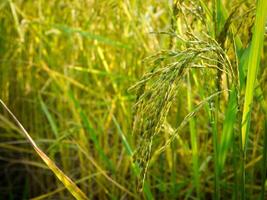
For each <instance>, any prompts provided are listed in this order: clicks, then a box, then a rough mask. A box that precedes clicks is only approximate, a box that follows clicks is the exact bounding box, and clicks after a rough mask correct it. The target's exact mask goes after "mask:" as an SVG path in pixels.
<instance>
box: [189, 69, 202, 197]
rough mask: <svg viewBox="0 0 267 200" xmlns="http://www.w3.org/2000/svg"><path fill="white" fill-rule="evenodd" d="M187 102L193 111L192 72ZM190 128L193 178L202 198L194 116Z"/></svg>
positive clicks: (198, 193)
mask: <svg viewBox="0 0 267 200" xmlns="http://www.w3.org/2000/svg"><path fill="white" fill-rule="evenodd" d="M187 79H188V80H187V83H188V89H187V104H188V111H189V112H192V111H193V107H192V89H191V82H190V74H189V73H188V74H187ZM189 128H190V141H191V149H192V159H193V179H194V186H195V188H196V192H197V198H198V199H200V180H199V176H200V171H199V165H198V148H197V147H198V144H197V127H196V120H195V118H194V117H192V118H191V119H190V121H189Z"/></svg>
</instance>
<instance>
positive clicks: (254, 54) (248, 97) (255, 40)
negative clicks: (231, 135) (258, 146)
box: [242, 0, 267, 152]
mask: <svg viewBox="0 0 267 200" xmlns="http://www.w3.org/2000/svg"><path fill="white" fill-rule="evenodd" d="M266 10H267V1H265V0H259V1H258V2H257V10H256V21H255V27H254V32H253V36H252V42H251V48H250V52H249V57H248V73H247V83H246V92H245V102H244V107H243V115H242V150H243V151H244V152H245V151H246V146H247V138H248V134H249V126H250V114H251V108H252V103H253V93H254V87H255V81H256V78H257V72H258V68H259V63H260V55H261V52H262V49H263V38H264V33H265V30H264V27H265V23H266V18H267V12H266Z"/></svg>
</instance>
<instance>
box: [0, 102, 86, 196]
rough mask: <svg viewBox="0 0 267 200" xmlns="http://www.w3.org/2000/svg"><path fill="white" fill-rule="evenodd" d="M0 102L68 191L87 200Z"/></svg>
mask: <svg viewBox="0 0 267 200" xmlns="http://www.w3.org/2000/svg"><path fill="white" fill-rule="evenodd" d="M0 103H1V104H2V105H3V107H4V108H5V109H6V110H7V112H8V113H9V114H10V116H11V117H12V118H13V120H14V121H15V122H16V123H17V125H18V127H19V128H20V129H21V131H22V132H23V134H24V136H25V137H26V138H27V139H28V141H29V142H30V144H31V145H32V147H33V149H34V150H35V151H36V153H37V154H38V155H39V156H40V158H41V159H42V160H43V161H44V163H45V164H46V165H47V166H48V167H49V169H50V170H51V171H52V172H53V173H54V174H55V175H56V177H57V178H58V179H59V180H60V181H61V182H62V183H63V185H64V186H65V187H66V188H67V189H68V191H69V192H70V193H71V194H72V195H73V197H75V199H77V200H88V198H87V197H86V195H85V194H84V193H83V192H82V191H81V190H80V189H79V188H78V187H77V185H76V184H75V183H74V182H73V181H72V180H71V179H70V178H69V177H68V176H67V175H65V174H64V173H63V172H62V171H61V170H60V169H59V168H58V167H57V166H56V164H55V163H54V162H53V161H52V160H51V159H50V158H49V157H48V156H47V155H46V154H45V153H44V152H43V151H42V150H41V149H40V148H39V147H38V146H37V144H36V143H35V142H34V140H33V139H32V138H31V136H30V135H29V133H28V132H27V131H26V129H25V128H24V127H23V126H22V124H21V123H20V122H19V121H18V119H17V118H16V117H15V115H14V114H13V113H12V112H11V110H9V108H8V107H7V106H6V104H5V103H4V102H3V101H2V100H1V99H0Z"/></svg>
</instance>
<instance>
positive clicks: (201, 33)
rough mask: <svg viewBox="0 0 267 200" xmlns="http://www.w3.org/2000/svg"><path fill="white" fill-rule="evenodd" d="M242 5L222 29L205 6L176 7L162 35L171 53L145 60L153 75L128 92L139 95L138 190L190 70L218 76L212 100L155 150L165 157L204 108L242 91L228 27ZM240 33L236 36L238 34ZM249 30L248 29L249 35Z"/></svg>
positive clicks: (136, 121) (135, 128)
mask: <svg viewBox="0 0 267 200" xmlns="http://www.w3.org/2000/svg"><path fill="white" fill-rule="evenodd" d="M197 2H198V3H197ZM241 5H242V3H241V4H237V5H236V6H235V7H234V9H233V10H232V12H231V13H230V14H229V17H228V18H227V19H225V23H224V24H221V22H219V21H218V19H214V17H213V14H214V13H211V12H210V11H209V10H208V9H207V7H206V5H204V4H203V2H201V1H196V2H191V1H176V2H174V6H173V17H172V21H171V28H170V31H168V32H158V34H167V35H169V37H170V45H169V49H167V50H162V51H160V52H158V53H156V54H155V55H153V56H151V57H149V58H147V59H146V60H145V62H144V63H145V64H146V65H148V66H149V67H150V72H148V73H146V74H145V75H144V76H143V77H142V78H141V80H140V81H139V82H137V83H136V84H135V85H134V86H133V87H132V88H130V89H134V90H135V91H136V94H137V99H136V104H135V106H134V120H133V134H135V135H136V137H137V138H138V139H137V140H138V146H137V148H136V151H135V152H134V155H133V160H134V162H135V164H137V166H138V167H139V169H140V174H139V180H138V189H139V190H142V188H143V184H144V180H145V177H146V173H147V169H148V165H149V160H150V158H151V156H152V145H153V139H154V138H155V136H156V135H158V134H160V133H161V131H162V127H163V126H164V124H166V116H167V115H168V112H169V110H170V108H171V106H172V104H173V102H174V100H175V97H176V96H177V94H178V93H179V90H178V89H179V86H180V84H181V80H183V78H184V77H185V74H186V73H187V72H189V73H190V70H189V69H190V68H199V69H201V70H207V69H208V70H209V71H212V72H214V71H215V72H216V73H215V74H214V73H211V75H215V76H214V78H213V79H214V81H213V83H210V84H211V90H212V91H213V94H212V95H211V96H209V97H208V98H207V99H205V100H203V101H202V102H201V103H200V104H199V105H198V106H197V107H196V109H195V110H194V111H193V112H192V113H189V114H188V115H187V116H186V117H185V118H184V120H183V121H182V122H181V123H180V125H179V127H178V128H176V130H175V132H174V134H169V139H168V140H167V142H166V143H165V145H164V146H162V147H156V148H160V150H161V151H164V149H165V147H166V146H167V145H169V144H170V143H171V141H172V140H173V139H174V138H175V137H176V136H177V134H179V132H180V131H181V130H182V128H183V127H184V126H185V125H186V123H187V122H188V121H189V119H190V118H191V117H192V116H194V114H195V113H196V111H197V110H198V109H199V108H200V107H201V106H202V105H203V104H204V103H207V102H210V101H211V99H212V98H213V97H215V96H218V95H219V94H220V93H221V92H223V91H225V93H227V91H229V89H237V90H238V84H239V83H238V79H239V72H238V69H237V63H236V62H237V58H236V52H235V41H234V35H233V34H234V33H233V32H232V31H230V25H231V23H232V22H233V21H234V20H236V21H237V18H236V15H237V11H238V9H239V8H240V6H241ZM253 9H254V8H252V9H250V10H248V11H247V12H245V14H244V15H243V18H244V17H247V18H248V19H251V16H250V14H251V11H252V10H253ZM234 16H235V17H234ZM173 21H175V22H177V25H174V24H176V23H174V22H173ZM211 21H213V22H214V23H211ZM237 23H238V22H237ZM248 24H250V23H248ZM239 25H240V26H241V25H242V24H241V23H240V24H239ZM240 26H239V28H240ZM247 26H251V24H250V25H247ZM239 28H238V29H237V30H235V31H236V33H237V32H238V30H239ZM250 28H251V27H247V29H250ZM222 75H225V77H227V84H226V86H223V87H222V86H221V84H222V83H221V82H222V80H221V79H222Z"/></svg>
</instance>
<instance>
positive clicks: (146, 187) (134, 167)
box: [112, 116, 154, 200]
mask: <svg viewBox="0 0 267 200" xmlns="http://www.w3.org/2000/svg"><path fill="white" fill-rule="evenodd" d="M112 120H113V122H114V124H115V126H116V128H117V129H118V132H119V134H120V136H121V139H122V142H123V146H124V148H125V149H126V152H127V154H128V156H131V157H132V156H133V150H132V148H131V146H130V144H129V143H128V141H127V139H126V137H125V134H124V133H123V132H122V130H121V128H120V125H119V123H118V121H117V120H116V118H115V117H114V116H112ZM132 170H133V171H134V173H135V175H136V176H137V175H138V174H139V173H140V169H138V166H137V165H135V163H132ZM143 191H144V194H145V197H146V199H148V200H152V199H154V197H153V195H152V193H151V190H150V187H149V185H148V184H147V182H146V181H145V182H144V188H143Z"/></svg>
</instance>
